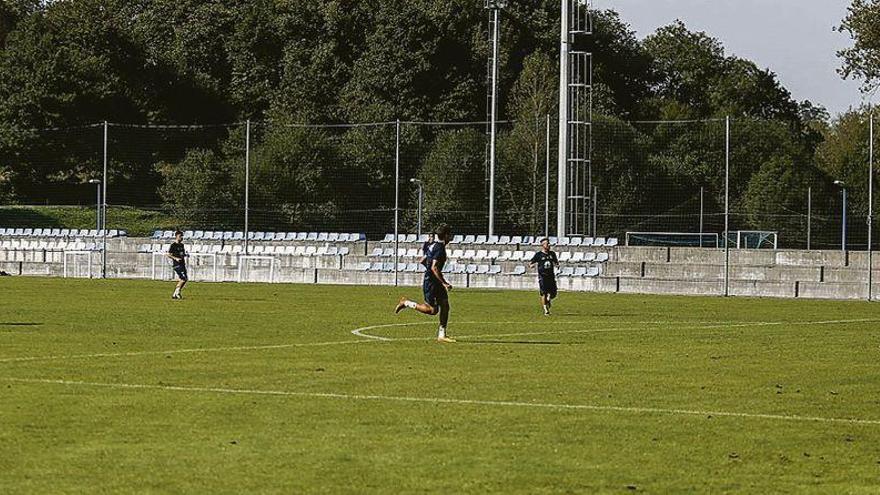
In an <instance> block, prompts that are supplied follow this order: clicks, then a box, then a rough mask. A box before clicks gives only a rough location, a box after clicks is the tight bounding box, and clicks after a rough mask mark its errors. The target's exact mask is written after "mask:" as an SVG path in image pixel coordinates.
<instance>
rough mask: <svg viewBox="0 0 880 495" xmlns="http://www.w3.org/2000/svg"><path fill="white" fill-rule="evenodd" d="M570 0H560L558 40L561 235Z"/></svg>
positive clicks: (559, 228)
mask: <svg viewBox="0 0 880 495" xmlns="http://www.w3.org/2000/svg"><path fill="white" fill-rule="evenodd" d="M569 1H570V0H562V15H561V22H560V24H561V35H560V42H559V162H558V166H559V177H557V181H558V184H559V186H558V197H557V198H556V205H557V206H556V235H558V236H559V237H563V236H565V235H566V230H565V216H566V215H565V213H566V212H565V210H566V196H567V188H566V180H567V178H568V68H569V67H568V53H569V51H570V48H571V47H570V46H569V33H568V30H569V17H568V16H569V13H568V7H569V4H568V2H569Z"/></svg>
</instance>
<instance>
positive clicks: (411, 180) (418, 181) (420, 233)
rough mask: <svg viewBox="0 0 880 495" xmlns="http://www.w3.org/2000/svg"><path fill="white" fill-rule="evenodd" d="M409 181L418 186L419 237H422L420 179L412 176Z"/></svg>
mask: <svg viewBox="0 0 880 495" xmlns="http://www.w3.org/2000/svg"><path fill="white" fill-rule="evenodd" d="M409 181H410V183H412V184H415V185H417V186H418V187H419V228H418V232H419V238H421V237H422V181H421V180H419V179H416V178H412V179H410V180H409Z"/></svg>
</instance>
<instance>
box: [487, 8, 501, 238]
mask: <svg viewBox="0 0 880 495" xmlns="http://www.w3.org/2000/svg"><path fill="white" fill-rule="evenodd" d="M498 14H499V9H497V8H495V9H493V10H492V15H493V16H494V22H493V23H492V25H493V30H492V31H493V32H492V105H491V107H492V108H491V119H490V120H491V121H492V122H491V123H490V126H491V131H490V138H489V140H490V143H489V236H490V237H491V236H493V235H495V142H496V124H495V122H496V120H497V119H498Z"/></svg>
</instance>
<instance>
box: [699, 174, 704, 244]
mask: <svg viewBox="0 0 880 495" xmlns="http://www.w3.org/2000/svg"><path fill="white" fill-rule="evenodd" d="M703 189H704V188H703V187H700V247H703Z"/></svg>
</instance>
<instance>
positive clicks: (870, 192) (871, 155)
mask: <svg viewBox="0 0 880 495" xmlns="http://www.w3.org/2000/svg"><path fill="white" fill-rule="evenodd" d="M868 119H869V123H868V129H869V131H868V135H869V138H868V139H869V140H870V142H869V143H868V301H872V300H874V251H873V249H874V246H873V240H874V239H873V234H874V112H873V110H872V111H871V113H870V114H868Z"/></svg>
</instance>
